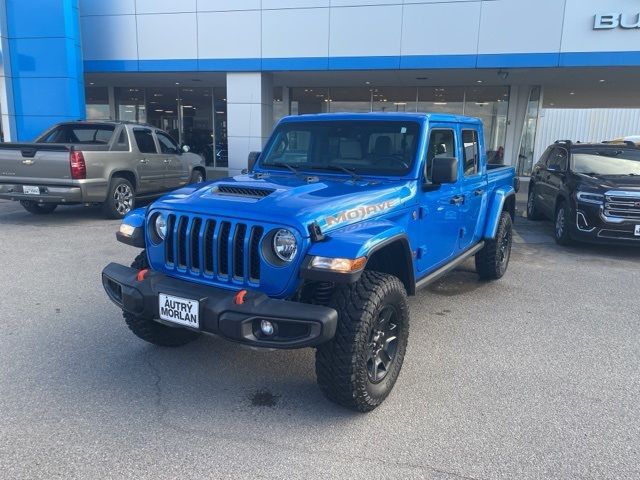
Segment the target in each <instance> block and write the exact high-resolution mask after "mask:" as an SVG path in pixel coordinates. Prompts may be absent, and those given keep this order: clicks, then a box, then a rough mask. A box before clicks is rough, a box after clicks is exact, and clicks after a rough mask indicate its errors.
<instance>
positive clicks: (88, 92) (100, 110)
mask: <svg viewBox="0 0 640 480" xmlns="http://www.w3.org/2000/svg"><path fill="white" fill-rule="evenodd" d="M84 96H85V103H86V110H85V115H86V117H87V120H109V119H110V118H111V115H110V113H109V90H108V89H107V87H86V88H85V90H84Z"/></svg>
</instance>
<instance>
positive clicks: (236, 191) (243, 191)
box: [212, 185, 275, 199]
mask: <svg viewBox="0 0 640 480" xmlns="http://www.w3.org/2000/svg"><path fill="white" fill-rule="evenodd" d="M274 191H275V190H273V189H272V188H256V187H242V186H238V185H216V186H215V187H213V190H212V193H213V194H215V195H226V196H231V197H245V198H257V199H260V198H264V197H266V196H269V195H270V194H272V193H273V192H274Z"/></svg>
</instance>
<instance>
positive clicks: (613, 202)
mask: <svg viewBox="0 0 640 480" xmlns="http://www.w3.org/2000/svg"><path fill="white" fill-rule="evenodd" d="M604 214H605V215H606V216H608V217H619V218H626V219H629V220H640V192H638V193H633V192H608V193H607V194H606V195H605V197H604Z"/></svg>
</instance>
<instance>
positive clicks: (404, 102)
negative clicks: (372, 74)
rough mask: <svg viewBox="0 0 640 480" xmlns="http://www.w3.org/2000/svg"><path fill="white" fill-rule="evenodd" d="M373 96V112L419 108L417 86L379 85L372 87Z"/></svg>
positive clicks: (411, 110)
mask: <svg viewBox="0 0 640 480" xmlns="http://www.w3.org/2000/svg"><path fill="white" fill-rule="evenodd" d="M371 96H372V102H371V111H373V112H415V111H416V110H417V102H416V100H417V94H416V88H415V87H377V88H373V89H371ZM332 108H333V107H332Z"/></svg>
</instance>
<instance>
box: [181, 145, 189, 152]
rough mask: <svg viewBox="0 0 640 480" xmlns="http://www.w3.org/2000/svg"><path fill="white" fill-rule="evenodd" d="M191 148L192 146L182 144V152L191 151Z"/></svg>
mask: <svg viewBox="0 0 640 480" xmlns="http://www.w3.org/2000/svg"><path fill="white" fill-rule="evenodd" d="M189 150H191V148H189V145H185V144H184V143H183V144H182V152H183V153H189Z"/></svg>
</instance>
